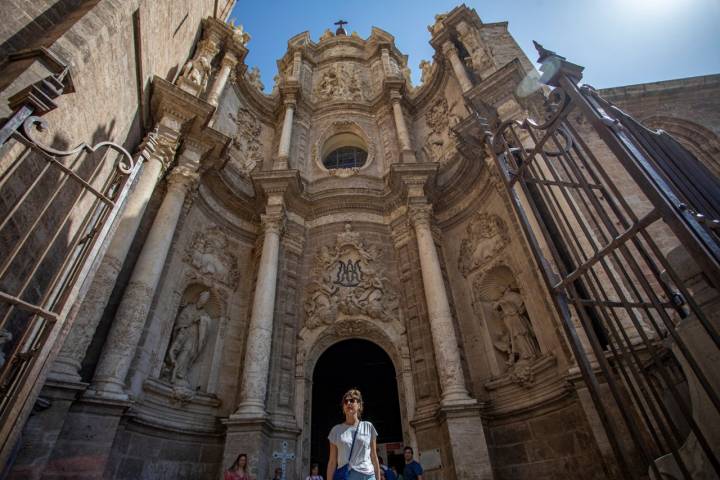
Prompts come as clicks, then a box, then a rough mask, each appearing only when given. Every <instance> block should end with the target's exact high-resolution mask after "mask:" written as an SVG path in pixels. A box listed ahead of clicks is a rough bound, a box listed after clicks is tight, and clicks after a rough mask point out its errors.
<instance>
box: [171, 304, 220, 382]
mask: <svg viewBox="0 0 720 480" xmlns="http://www.w3.org/2000/svg"><path fill="white" fill-rule="evenodd" d="M209 299H210V292H209V291H207V290H206V291H204V292H202V293H201V294H200V297H199V298H198V299H197V300H196V301H195V303H189V304H187V305H185V306H184V307H182V309H181V310H180V313H179V314H178V316H177V319H176V320H175V326H174V327H173V333H172V341H171V342H170V347H169V348H168V350H167V354H166V355H165V371H164V377H165V378H166V379H167V380H168V381H169V382H170V383H172V384H173V385H177V386H179V387H183V388H190V383H189V381H188V373H189V371H190V367H192V365H193V364H194V363H195V361H196V360H197V358H198V356H199V355H200V352H202V349H203V347H204V346H205V343H207V332H208V329H209V326H210V322H211V319H210V316H209V315H208V314H207V312H206V311H205V310H204V307H205V305H206V304H207V302H208V300H209Z"/></svg>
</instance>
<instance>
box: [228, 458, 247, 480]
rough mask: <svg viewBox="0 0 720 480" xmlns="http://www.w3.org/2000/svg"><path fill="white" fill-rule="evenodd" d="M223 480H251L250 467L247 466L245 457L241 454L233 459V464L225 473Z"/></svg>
mask: <svg viewBox="0 0 720 480" xmlns="http://www.w3.org/2000/svg"><path fill="white" fill-rule="evenodd" d="M224 479H225V480H251V479H250V467H249V466H248V461H247V455H246V454H244V453H241V454H240V455H238V456H237V458H236V459H235V463H233V464H232V466H230V468H228V469H227V470H226V471H225V477H224Z"/></svg>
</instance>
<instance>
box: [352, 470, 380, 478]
mask: <svg viewBox="0 0 720 480" xmlns="http://www.w3.org/2000/svg"><path fill="white" fill-rule="evenodd" d="M348 480H375V474H374V473H373V474H370V475H365V474H364V473H360V472H358V471H355V470H350V475H348Z"/></svg>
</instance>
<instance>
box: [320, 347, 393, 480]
mask: <svg viewBox="0 0 720 480" xmlns="http://www.w3.org/2000/svg"><path fill="white" fill-rule="evenodd" d="M353 387H357V388H359V389H360V391H361V392H362V394H363V399H364V403H365V405H364V413H363V419H364V420H368V421H370V422H372V423H373V425H375V428H376V429H377V431H378V434H379V437H378V443H381V444H386V443H402V441H403V435H402V421H401V417H400V401H399V397H398V386H397V376H396V372H395V367H394V366H393V363H392V360H391V359H390V357H389V356H388V354H387V353H385V351H384V350H383V349H382V348H380V347H379V346H378V345H376V344H375V343H373V342H370V341H368V340H360V339H349V340H343V341H341V342H338V343H336V344H334V345H332V346H331V347H329V348H328V349H327V350H326V351H325V352H324V353H323V354H322V355H321V356H320V358H319V359H318V361H317V363H316V365H315V370H314V371H313V383H312V412H311V423H310V425H311V426H310V439H311V440H310V459H311V463H315V462H317V463H319V464H320V471H321V473H322V474H323V476H324V475H325V473H324V472H325V469H326V468H327V459H328V451H329V447H328V440H327V436H328V433H329V432H330V429H331V428H332V427H333V426H334V425H336V424H338V423H340V422H342V421H343V418H344V417H343V415H342V411H341V409H340V399H341V398H342V395H343V393H345V392H346V391H347V390H349V389H350V388H353ZM386 460H387V459H386Z"/></svg>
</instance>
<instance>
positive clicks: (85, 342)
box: [49, 117, 180, 383]
mask: <svg viewBox="0 0 720 480" xmlns="http://www.w3.org/2000/svg"><path fill="white" fill-rule="evenodd" d="M160 123H161V125H158V128H157V130H156V131H155V132H152V133H149V134H148V135H147V136H146V137H145V140H144V141H143V144H142V145H141V149H140V154H139V156H138V161H145V165H144V166H143V170H142V172H141V174H140V178H139V180H138V181H137V183H136V184H135V187H134V188H133V190H132V192H131V193H130V196H129V198H128V200H127V204H126V206H125V210H124V211H123V216H122V219H121V220H120V224H119V225H118V228H117V230H116V231H115V234H114V236H113V238H112V241H111V243H110V246H109V247H108V250H107V253H106V254H105V256H104V257H103V259H102V262H101V263H100V266H99V267H98V270H97V273H96V274H95V278H94V279H93V283H92V285H91V286H90V289H89V290H88V293H87V294H86V295H85V298H84V299H83V301H82V304H81V306H80V310H79V311H78V314H77V317H76V319H75V322H74V323H73V325H72V328H71V330H70V332H69V333H68V336H67V338H66V339H65V343H64V344H63V347H62V349H61V350H60V352H59V354H58V356H57V358H56V360H55V363H54V364H53V366H52V370H51V371H50V374H49V379H50V380H54V381H60V382H70V383H77V382H80V381H81V378H80V373H79V372H80V366H81V362H82V360H83V358H85V354H86V352H87V349H88V347H89V346H90V342H91V341H92V338H93V335H94V334H95V330H96V329H97V326H98V324H99V323H100V319H101V318H102V315H103V312H104V311H105V307H106V306H107V302H108V300H109V298H110V294H111V293H112V290H113V288H114V286H115V281H116V280H117V277H118V275H119V273H120V269H121V268H122V265H123V263H124V262H125V257H126V256H127V254H128V251H129V250H130V245H131V244H132V241H133V239H134V238H135V234H136V233H137V229H138V227H139V225H140V220H141V219H142V216H143V214H144V212H145V208H146V207H147V204H148V202H149V201H150V197H151V196H152V193H153V191H154V190H155V186H156V185H157V182H158V180H159V179H160V178H161V177H162V174H163V172H164V171H165V169H166V168H167V166H168V165H169V164H170V163H172V161H173V160H174V158H175V149H176V147H177V139H178V135H179V134H178V130H179V128H180V124H179V123H178V122H174V121H173V120H169V119H168V118H167V117H165V118H164V119H163V120H162V121H161V122H160ZM168 124H170V125H168Z"/></svg>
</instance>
